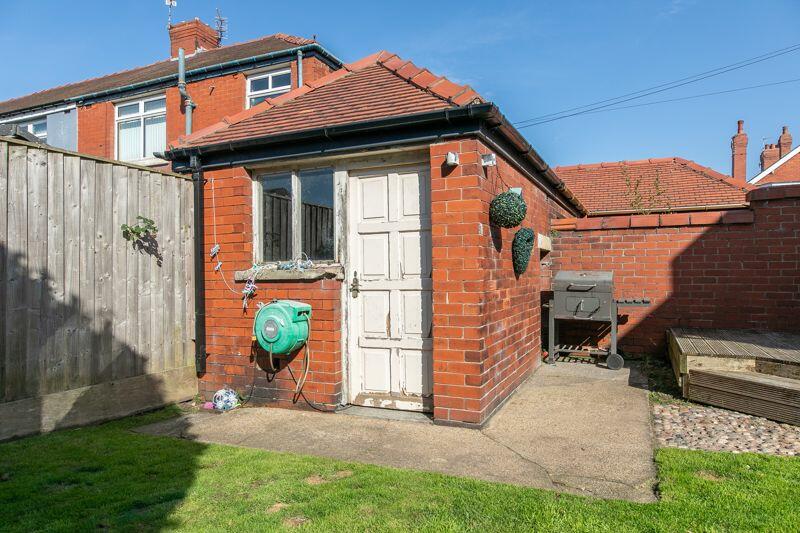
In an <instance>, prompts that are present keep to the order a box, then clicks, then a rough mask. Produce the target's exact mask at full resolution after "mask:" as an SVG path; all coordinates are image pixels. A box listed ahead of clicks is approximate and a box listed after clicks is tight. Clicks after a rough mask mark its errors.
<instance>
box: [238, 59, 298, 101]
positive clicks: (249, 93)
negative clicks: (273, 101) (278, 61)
mask: <svg viewBox="0 0 800 533" xmlns="http://www.w3.org/2000/svg"><path fill="white" fill-rule="evenodd" d="M282 74H288V75H289V84H288V85H281V86H279V87H274V86H273V80H274V78H275V76H279V75H282ZM264 78H267V79H269V88H268V89H262V90H260V91H253V90H251V89H250V83H251V82H253V81H256V80H262V79H264ZM291 90H292V69H291V68H289V67H284V68H279V69H275V70H269V71H266V72H258V73H254V74H251V75H249V76H247V78H245V100H244V101H245V108H246V109H250V108H251V107H252V105H250V100H251V99H252V98H257V97H259V96H266V97H270V96H277V95H280V94H283V93H287V92H289V91H291Z"/></svg>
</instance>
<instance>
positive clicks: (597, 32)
mask: <svg viewBox="0 0 800 533" xmlns="http://www.w3.org/2000/svg"><path fill="white" fill-rule="evenodd" d="M2 6H3V12H4V16H3V32H2V33H0V44H2V46H0V64H2V65H3V71H4V72H3V82H2V84H0V99H6V98H11V97H14V96H20V95H22V94H27V93H29V92H33V91H36V90H40V89H44V88H48V87H52V86H55V85H59V84H63V83H68V82H71V81H77V80H80V79H84V78H88V77H93V76H99V75H103V74H106V73H110V72H113V71H116V70H121V69H125V68H131V67H135V66H139V65H144V64H147V63H150V62H153V61H156V60H159V59H163V58H165V57H166V56H167V55H168V50H169V46H168V38H167V32H166V29H165V24H166V16H167V14H166V7H165V6H164V2H163V0H137V1H124V2H123V1H116V2H99V1H80V0H73V1H71V2H69V8H68V9H65V8H64V7H65V3H64V2H63V1H55V0H39V1H9V0H2ZM216 7H219V8H221V10H222V12H223V14H224V15H225V16H226V17H228V21H229V38H228V40H227V43H234V42H238V41H243V40H248V39H253V38H256V37H259V36H262V35H266V34H269V33H274V32H284V33H291V34H295V35H301V36H311V35H316V36H317V38H318V39H319V40H320V42H321V43H322V44H323V45H325V46H326V47H328V48H329V49H330V50H331V51H333V52H334V53H335V54H337V55H338V56H339V57H341V58H342V59H343V60H345V61H353V60H356V59H358V58H360V57H363V56H365V55H367V54H370V53H372V52H374V51H377V50H381V49H387V50H390V51H392V52H395V53H397V54H399V55H401V56H402V57H405V58H409V59H412V60H414V62H415V63H417V64H418V65H421V66H426V67H428V68H429V69H431V70H432V71H434V72H435V73H437V74H442V75H446V76H448V77H450V78H451V79H452V80H454V81H457V82H461V83H469V84H471V85H472V86H473V87H474V88H475V89H476V90H478V92H480V93H481V94H482V95H484V96H485V97H486V98H488V99H490V100H492V101H494V102H495V103H497V104H498V105H499V106H500V107H501V109H502V111H503V112H504V114H505V115H506V116H507V117H508V118H509V119H510V120H511V121H520V120H524V119H528V118H531V117H536V116H540V115H544V114H548V113H552V112H555V111H560V110H562V109H566V108H571V107H574V106H577V105H582V104H586V103H590V102H594V101H597V100H602V99H605V98H610V97H614V96H618V95H620V94H623V93H628V92H632V91H636V90H639V89H643V88H646V87H650V86H653V85H657V84H659V83H663V82H667V81H671V80H674V79H678V78H682V77H684V76H689V75H692V74H696V73H699V72H703V71H706V70H710V69H713V68H716V67H719V66H722V65H727V64H730V63H734V62H737V61H740V60H743V59H747V58H750V57H754V56H758V55H760V54H763V53H766V52H769V51H771V50H777V49H779V48H784V47H787V46H790V45H792V44H797V43H800V24H798V21H799V20H800V2H798V1H797V0H783V1H767V0H762V1H748V2H745V1H738V0H737V1H730V0H727V1H710V0H707V1H702V0H697V1H692V0H671V1H670V0H663V1H656V0H652V1H645V0H640V1H627V2H622V1H619V2H611V1H609V2H588V1H586V2H566V1H563V2H552V1H541V2H510V1H495V2H477V1H476V2H469V1H466V0H462V1H459V2H449V1H439V2H432V1H430V0H428V1H426V2H416V1H404V2H330V1H328V2H311V1H306V2H301V3H297V2H269V3H267V2H263V1H249V0H213V1H206V0H178V7H177V8H176V10H175V13H174V20H176V21H179V20H185V19H188V18H192V17H195V16H197V17H200V18H201V19H202V20H205V21H207V22H212V21H213V18H214V10H215V8H216ZM794 78H800V51H798V52H794V53H792V54H787V55H784V56H781V57H779V58H775V59H772V60H769V61H765V62H763V63H760V64H757V65H753V66H751V67H747V68H744V69H740V70H738V71H735V72H731V73H728V74H724V75H721V76H718V77H715V78H711V79H708V80H705V81H702V82H700V83H696V84H692V85H688V86H686V87H682V88H679V89H676V90H672V91H668V92H665V93H661V94H659V95H655V96H652V97H649V98H647V99H642V100H638V101H637V102H645V101H648V100H655V99H665V98H677V97H681V96H688V95H695V94H699V93H706V92H714V91H720V90H727V89H734V88H739V87H746V86H750V85H757V84H762V83H771V82H777V81H783V80H788V79H794ZM798 95H800V83H790V84H784V85H778V86H774V87H770V88H762V89H756V90H751V91H742V92H736V93H730V94H726V95H718V96H713V97H708V98H699V99H695V100H689V101H683V102H678V103H672V104H662V105H654V106H647V107H637V108H632V109H627V110H622V111H614V112H604V113H595V114H588V115H583V116H580V117H574V118H568V119H564V120H559V121H555V122H552V123H549V124H544V125H540V126H534V127H530V128H526V129H523V130H522V132H523V133H524V134H525V135H526V136H527V137H528V140H529V141H530V142H531V144H533V145H534V146H535V147H536V148H537V150H538V151H539V152H540V153H541V154H542V156H543V157H544V158H545V159H546V160H547V161H548V162H549V163H550V164H551V165H562V164H574V163H579V162H584V163H588V162H596V161H618V160H623V159H639V158H645V157H667V156H673V155H675V156H681V157H686V158H689V159H694V160H696V161H698V162H699V163H702V164H706V165H709V166H712V167H714V168H716V169H718V170H720V171H723V172H726V173H728V172H730V137H731V135H732V134H733V133H734V131H735V127H736V120H737V119H740V118H741V119H744V120H745V128H746V131H747V133H748V134H749V136H750V146H749V175H750V176H752V175H754V174H755V173H756V172H757V170H758V155H759V153H760V146H761V145H762V144H763V142H776V140H777V136H778V134H779V132H780V127H781V126H782V125H784V124H785V125H788V126H789V128H790V131H792V132H793V133H794V136H795V139H796V143H795V144H797V143H800V105H798V100H799V99H798ZM637 102H631V103H637Z"/></svg>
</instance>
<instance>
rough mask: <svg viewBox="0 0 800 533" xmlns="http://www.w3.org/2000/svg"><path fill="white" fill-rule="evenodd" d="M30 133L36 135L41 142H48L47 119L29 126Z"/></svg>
mask: <svg viewBox="0 0 800 533" xmlns="http://www.w3.org/2000/svg"><path fill="white" fill-rule="evenodd" d="M27 128H28V131H29V132H31V133H33V134H34V135H36V137H38V138H39V139H40V140H41V141H43V142H47V119H46V118H43V119H41V120H37V121H35V122H31V123H30V124H28V125H27Z"/></svg>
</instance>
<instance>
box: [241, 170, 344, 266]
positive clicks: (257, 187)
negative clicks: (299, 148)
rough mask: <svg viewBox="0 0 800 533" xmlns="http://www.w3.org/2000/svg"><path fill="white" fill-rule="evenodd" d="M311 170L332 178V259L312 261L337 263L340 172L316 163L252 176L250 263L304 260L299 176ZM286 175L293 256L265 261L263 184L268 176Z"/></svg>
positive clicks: (340, 206)
mask: <svg viewBox="0 0 800 533" xmlns="http://www.w3.org/2000/svg"><path fill="white" fill-rule="evenodd" d="M314 170H330V171H331V175H332V176H333V191H332V193H333V218H334V225H333V259H314V260H313V261H314V263H315V264H317V265H331V264H338V263H339V238H340V234H341V231H342V229H341V225H340V224H339V222H338V220H339V219H340V218H341V210H342V205H341V201H340V193H339V188H340V185H339V183H340V182H341V181H343V180H342V173H341V172H339V171H338V169H337V168H336V167H335V166H334V165H329V164H316V165H313V164H312V165H308V166H300V167H293V168H283V169H270V170H268V171H261V172H257V173H254V174H253V179H252V187H253V189H252V190H253V205H252V207H253V262H254V263H255V264H258V265H267V264H273V265H274V264H278V263H282V262H285V261H294V260H296V259H303V258H304V257H303V254H302V249H303V233H302V182H301V180H300V174H301V173H304V172H310V171H314ZM280 174H288V175H289V176H290V177H291V191H289V194H290V199H291V204H292V219H291V228H292V239H291V247H292V254H291V256H292V257H291V258H290V259H281V260H266V259H264V249H263V243H264V204H263V199H264V196H263V195H264V189H263V187H262V185H261V183H262V181H263V180H264V179H266V178H269V177H270V176H276V175H280Z"/></svg>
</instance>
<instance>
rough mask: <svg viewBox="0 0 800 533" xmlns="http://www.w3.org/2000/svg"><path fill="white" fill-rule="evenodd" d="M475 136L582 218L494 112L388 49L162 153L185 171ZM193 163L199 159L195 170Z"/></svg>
mask: <svg viewBox="0 0 800 533" xmlns="http://www.w3.org/2000/svg"><path fill="white" fill-rule="evenodd" d="M470 135H475V136H477V137H478V138H480V139H482V140H484V142H487V143H489V146H493V147H494V149H496V150H499V151H501V152H502V153H504V154H505V155H506V156H507V157H511V158H512V160H513V161H514V164H516V165H518V168H524V169H527V170H523V171H525V172H527V174H528V176H529V177H530V178H531V179H532V180H534V181H535V182H537V183H538V184H539V185H540V186H541V187H542V188H543V190H545V191H546V192H547V194H549V195H550V196H551V198H554V199H556V200H557V201H558V202H559V203H561V205H563V206H564V207H566V208H567V209H568V210H570V211H574V212H575V213H578V214H585V212H586V211H585V209H584V208H583V206H582V205H581V203H580V202H579V201H578V200H576V199H575V197H574V195H573V194H572V193H571V192H570V191H569V190H568V189H567V188H566V186H565V185H564V183H562V182H561V180H559V179H558V177H557V176H556V175H555V174H554V173H553V170H552V169H551V168H550V167H549V166H548V165H547V164H546V163H545V162H544V161H543V160H542V158H541V157H540V156H539V155H538V154H537V153H536V151H535V150H534V149H533V147H531V146H530V144H529V143H528V142H527V141H526V140H525V139H524V137H522V135H521V134H520V133H519V132H518V131H517V130H516V129H515V128H514V127H513V126H512V125H511V124H510V123H509V122H508V121H507V120H506V119H505V117H503V115H502V114H501V113H500V111H499V110H498V109H497V107H496V106H495V105H494V104H492V103H491V102H486V101H485V100H484V99H483V98H482V97H481V96H480V95H479V94H478V93H476V92H475V91H474V90H473V89H472V88H470V87H469V86H467V85H459V84H456V83H453V82H452V81H450V80H448V79H446V78H444V77H440V76H437V75H435V74H432V73H431V72H430V71H428V70H427V69H424V68H420V67H418V66H416V65H414V64H413V63H412V62H410V61H406V60H403V59H401V58H400V57H398V56H396V55H395V54H392V53H390V52H386V51H382V52H378V53H376V54H373V55H370V56H368V57H365V58H363V59H361V60H359V61H356V62H354V63H350V64H346V65H344V66H343V67H342V68H341V69H340V70H337V71H335V72H332V73H331V74H328V75H327V76H324V77H322V78H320V79H318V80H315V81H312V82H308V83H306V84H305V85H303V86H302V87H299V88H297V89H294V90H292V91H290V92H288V93H286V94H283V95H280V96H277V97H275V98H272V99H267V100H265V101H263V102H261V103H260V104H258V105H257V106H255V107H253V108H251V109H248V110H245V111H242V112H241V113H238V114H236V115H233V116H230V117H225V118H223V119H222V120H221V121H220V122H218V123H216V124H213V125H211V126H209V127H207V128H204V129H202V130H198V131H196V132H194V133H193V134H191V135H189V136H182V137H179V138H178V141H177V142H176V143H175V144H171V145H170V146H169V147H168V150H167V151H166V152H165V153H164V154H163V155H164V157H165V158H167V159H169V160H171V161H173V168H174V169H175V170H177V171H181V172H186V171H189V170H196V169H198V168H202V169H206V170H209V169H215V168H225V167H231V166H246V165H252V164H255V163H258V162H263V161H267V160H277V159H284V160H286V159H290V158H293V157H307V156H309V155H311V154H323V153H327V154H332V153H336V152H343V151H348V150H349V151H354V150H370V149H378V148H387V147H396V146H400V145H406V146H407V145H411V144H425V143H433V142H441V141H443V140H445V139H453V138H460V137H465V136H470ZM193 157H197V158H199V161H195V163H192V158H193Z"/></svg>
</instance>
